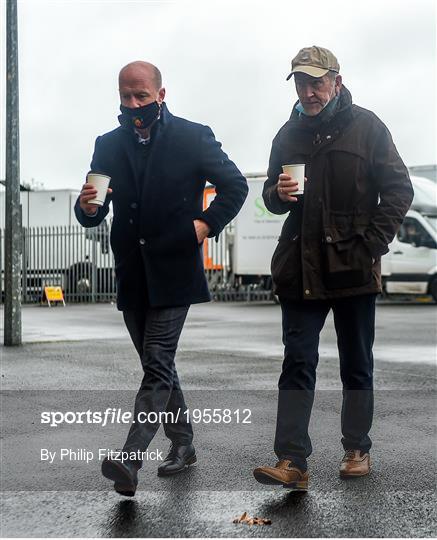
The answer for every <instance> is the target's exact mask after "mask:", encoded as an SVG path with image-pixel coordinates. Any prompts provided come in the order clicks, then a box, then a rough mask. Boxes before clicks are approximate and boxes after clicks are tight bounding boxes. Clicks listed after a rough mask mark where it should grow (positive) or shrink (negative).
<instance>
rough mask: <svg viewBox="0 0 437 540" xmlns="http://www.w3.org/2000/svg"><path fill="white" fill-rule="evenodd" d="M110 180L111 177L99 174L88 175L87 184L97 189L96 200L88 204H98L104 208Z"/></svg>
mask: <svg viewBox="0 0 437 540" xmlns="http://www.w3.org/2000/svg"><path fill="white" fill-rule="evenodd" d="M110 180H111V177H110V176H106V174H98V173H92V172H91V173H88V174H87V175H86V181H87V184H91V185H92V186H94V187H95V188H96V189H97V195H96V196H95V198H94V199H92V200H91V201H88V204H96V205H97V206H103V203H104V202H105V199H106V195H107V193H108V187H109V181H110Z"/></svg>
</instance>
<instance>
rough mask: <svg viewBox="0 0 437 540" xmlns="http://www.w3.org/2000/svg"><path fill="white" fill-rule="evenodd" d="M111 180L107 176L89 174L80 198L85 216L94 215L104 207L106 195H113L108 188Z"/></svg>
mask: <svg viewBox="0 0 437 540" xmlns="http://www.w3.org/2000/svg"><path fill="white" fill-rule="evenodd" d="M110 179H111V178H110V177H109V176H106V175H101V174H93V173H89V174H88V176H87V182H86V184H84V185H83V186H82V191H81V192H80V196H79V205H80V207H81V208H82V210H83V211H84V212H85V214H88V215H94V214H95V213H96V212H97V210H98V209H99V206H103V203H104V200H105V197H106V194H107V193H108V194H109V193H112V189H111V188H109V187H108V184H109V181H110Z"/></svg>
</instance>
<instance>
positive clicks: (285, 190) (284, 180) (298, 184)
mask: <svg viewBox="0 0 437 540" xmlns="http://www.w3.org/2000/svg"><path fill="white" fill-rule="evenodd" d="M282 170H283V171H284V172H283V173H282V174H280V175H279V178H278V183H277V185H276V189H277V191H278V196H279V198H280V199H281V201H284V202H296V201H297V200H298V199H297V197H296V195H303V192H304V184H305V182H306V178H305V176H304V171H305V165H303V164H298V165H283V166H282Z"/></svg>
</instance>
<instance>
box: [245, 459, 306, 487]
mask: <svg viewBox="0 0 437 540" xmlns="http://www.w3.org/2000/svg"><path fill="white" fill-rule="evenodd" d="M253 476H254V477H255V480H256V481H257V482H260V483H261V484H270V485H272V484H273V485H282V486H283V487H285V488H287V489H292V490H293V491H307V490H308V472H302V471H301V470H300V469H298V468H297V467H296V466H295V465H294V463H293V462H292V461H290V460H289V459H281V461H278V463H276V465H275V466H274V467H257V468H256V469H255V470H254V471H253Z"/></svg>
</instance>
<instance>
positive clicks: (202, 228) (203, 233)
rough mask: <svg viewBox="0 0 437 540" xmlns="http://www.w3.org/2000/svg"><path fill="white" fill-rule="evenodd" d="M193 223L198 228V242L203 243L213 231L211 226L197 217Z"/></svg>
mask: <svg viewBox="0 0 437 540" xmlns="http://www.w3.org/2000/svg"><path fill="white" fill-rule="evenodd" d="M193 223H194V228H195V229H196V235H197V242H198V243H199V244H201V243H202V242H203V241H204V240H205V238H206V237H207V236H208V234H209V233H210V232H211V227H210V226H209V225H208V224H207V223H205V222H204V221H202V220H200V219H195V220H194V221H193Z"/></svg>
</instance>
